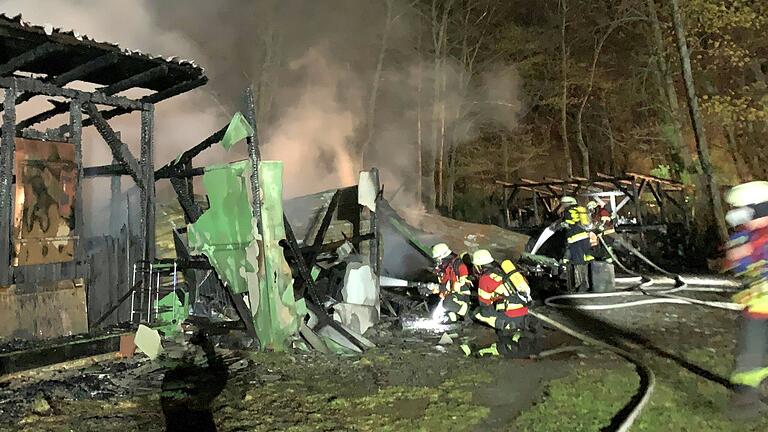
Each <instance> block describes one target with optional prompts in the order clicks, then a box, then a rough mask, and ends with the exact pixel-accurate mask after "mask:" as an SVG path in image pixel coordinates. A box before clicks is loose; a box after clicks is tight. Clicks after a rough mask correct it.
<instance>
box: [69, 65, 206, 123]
mask: <svg viewBox="0 0 768 432" xmlns="http://www.w3.org/2000/svg"><path fill="white" fill-rule="evenodd" d="M206 82H208V78H207V77H202V78H198V79H196V80H193V81H185V82H182V83H179V84H176V85H175V86H173V87H169V88H167V89H165V90H161V91H159V92H156V93H152V94H151V95H147V96H144V97H143V98H141V99H139V100H138V102H137V103H138V104H140V105H145V104H155V103H158V102H160V101H164V100H166V99H168V98H172V97H174V96H176V95H180V94H182V93H185V92H188V91H189V90H192V89H195V88H197V87H200V86H201V85H203V84H205V83H206ZM94 94H97V95H98V94H99V93H94ZM103 105H110V104H103ZM139 109H142V107H141V106H139V107H137V108H132V107H117V108H114V109H111V110H109V111H106V112H105V113H104V114H103V116H104V118H105V119H107V120H109V119H111V118H114V117H117V116H121V115H123V114H128V113H130V112H132V111H136V110H139ZM91 124H92V122H91V121H90V119H86V120H84V121H83V126H90V125H91ZM64 127H65V128H66V126H64Z"/></svg>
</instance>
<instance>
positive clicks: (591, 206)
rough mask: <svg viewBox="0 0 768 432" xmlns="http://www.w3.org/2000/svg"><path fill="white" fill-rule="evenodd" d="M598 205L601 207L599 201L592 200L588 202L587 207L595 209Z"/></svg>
mask: <svg viewBox="0 0 768 432" xmlns="http://www.w3.org/2000/svg"><path fill="white" fill-rule="evenodd" d="M597 207H599V204H598V203H597V201H590V202H588V203H587V209H588V210H594V209H596V208H597Z"/></svg>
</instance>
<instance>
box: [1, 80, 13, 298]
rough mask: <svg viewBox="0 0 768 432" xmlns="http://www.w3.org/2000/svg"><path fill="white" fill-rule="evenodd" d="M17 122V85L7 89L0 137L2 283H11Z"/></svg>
mask: <svg viewBox="0 0 768 432" xmlns="http://www.w3.org/2000/svg"><path fill="white" fill-rule="evenodd" d="M15 123H16V86H15V83H11V85H10V86H8V87H7V88H6V89H5V107H4V110H3V125H2V132H3V135H2V138H0V140H2V141H0V144H2V145H0V285H5V286H7V285H10V284H11V282H12V281H11V276H12V272H11V221H12V214H13V213H12V209H13V191H12V188H13V156H14V149H15V146H16V143H15V129H14V124H15Z"/></svg>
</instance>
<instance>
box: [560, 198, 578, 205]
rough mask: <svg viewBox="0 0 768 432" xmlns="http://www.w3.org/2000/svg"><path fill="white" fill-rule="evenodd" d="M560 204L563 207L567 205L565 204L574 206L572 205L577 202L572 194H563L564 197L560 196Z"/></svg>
mask: <svg viewBox="0 0 768 432" xmlns="http://www.w3.org/2000/svg"><path fill="white" fill-rule="evenodd" d="M560 204H561V205H562V206H563V207H567V206H574V205H576V204H578V202H576V198H574V197H572V196H564V197H562V198H560Z"/></svg>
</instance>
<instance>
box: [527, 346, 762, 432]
mask: <svg viewBox="0 0 768 432" xmlns="http://www.w3.org/2000/svg"><path fill="white" fill-rule="evenodd" d="M686 358H687V359H688V360H689V361H691V362H693V363H695V364H697V365H699V366H701V367H704V368H707V369H708V370H711V371H714V372H717V373H723V372H725V371H728V366H727V362H728V361H730V357H729V356H724V357H718V356H717V355H716V354H715V353H713V352H711V351H708V350H704V349H696V350H692V351H690V352H689V355H687V356H686ZM651 366H652V369H653V370H654V372H655V373H656V378H657V383H656V389H655V391H654V393H653V395H652V397H651V400H650V402H649V404H648V405H647V406H646V408H645V410H644V411H643V413H642V414H641V415H640V418H639V419H638V421H637V422H635V425H634V427H633V428H632V430H633V431H649V432H650V431H695V432H703V431H734V432H735V431H766V430H768V417H766V416H764V417H762V418H758V419H756V420H754V421H751V422H734V421H731V420H730V419H729V418H728V417H727V416H726V413H727V412H726V411H727V407H728V399H729V397H730V395H731V393H730V391H729V390H727V389H726V388H724V387H723V386H721V385H720V384H717V383H713V382H711V381H708V380H706V379H704V378H701V377H698V376H696V375H694V374H692V373H689V372H687V371H685V370H684V369H682V368H680V367H679V366H678V365H676V364H672V363H668V362H666V361H659V362H655V364H652V365H651ZM638 383H639V378H638V376H637V374H636V373H635V371H634V369H633V368H632V367H631V366H629V365H627V366H620V367H616V368H611V369H600V368H594V367H591V366H588V368H586V369H580V370H578V371H577V372H576V373H574V374H572V375H570V376H567V377H565V378H561V379H557V380H553V381H551V382H550V383H549V384H548V386H547V391H546V394H545V397H544V398H543V400H541V401H540V402H539V403H538V404H537V405H536V406H535V407H533V408H532V409H531V410H528V411H526V412H524V413H523V414H521V415H520V416H519V417H518V418H517V419H516V420H515V428H516V430H521V431H552V432H556V431H598V430H600V429H601V428H603V427H605V426H607V425H608V424H609V423H610V420H611V418H612V417H613V415H614V414H615V413H616V412H618V411H619V410H620V409H621V408H622V407H623V406H624V404H626V403H627V402H628V401H629V400H630V398H631V397H632V395H634V394H635V392H636V391H637V389H638Z"/></svg>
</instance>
